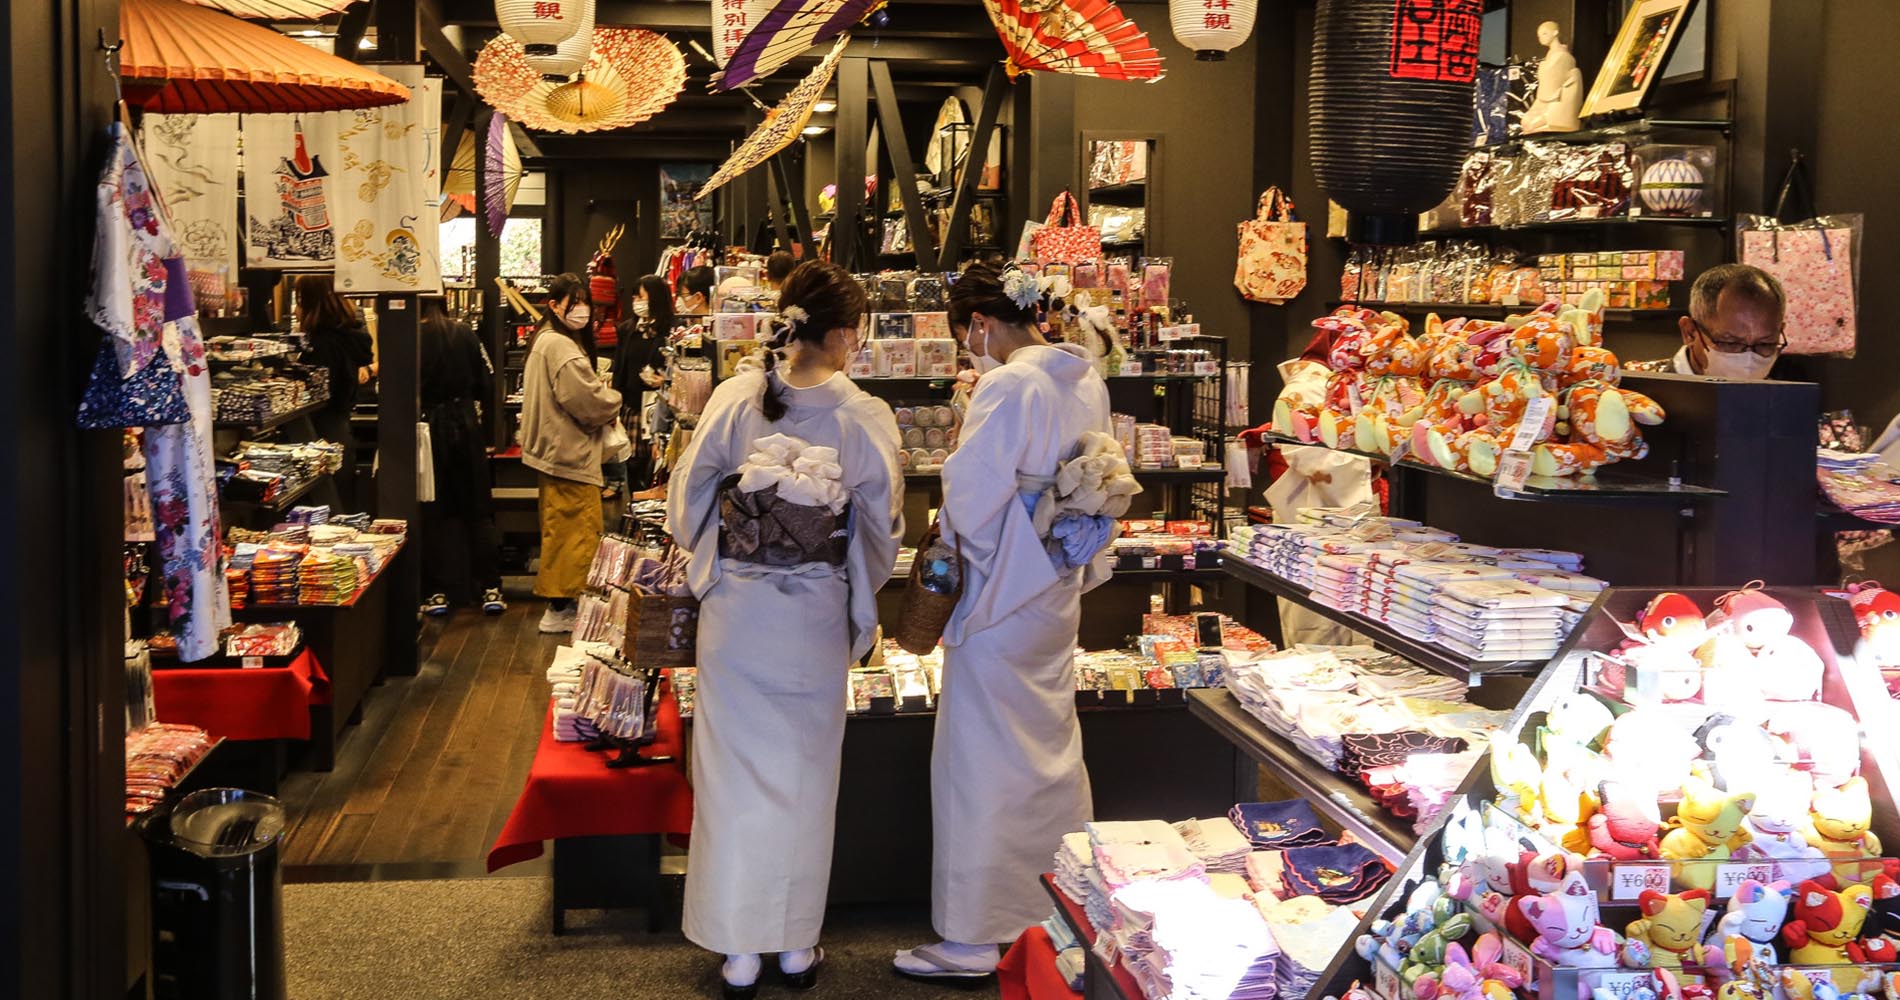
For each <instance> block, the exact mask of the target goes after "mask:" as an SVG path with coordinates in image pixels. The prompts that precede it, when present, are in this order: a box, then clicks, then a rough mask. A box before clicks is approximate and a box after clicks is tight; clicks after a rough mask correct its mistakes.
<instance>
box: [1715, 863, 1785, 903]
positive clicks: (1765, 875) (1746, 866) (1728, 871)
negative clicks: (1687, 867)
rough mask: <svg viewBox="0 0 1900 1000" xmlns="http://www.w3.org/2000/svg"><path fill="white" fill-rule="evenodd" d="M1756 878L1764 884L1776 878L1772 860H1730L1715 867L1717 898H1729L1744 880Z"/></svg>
mask: <svg viewBox="0 0 1900 1000" xmlns="http://www.w3.org/2000/svg"><path fill="white" fill-rule="evenodd" d="M1751 878H1752V879H1754V880H1755V881H1757V882H1760V883H1762V884H1763V885H1766V884H1768V883H1769V882H1773V881H1774V880H1775V866H1774V864H1773V863H1772V862H1766V861H1763V862H1740V861H1737V862H1730V863H1728V864H1722V865H1717V866H1716V868H1715V898H1717V899H1727V898H1729V897H1730V896H1733V895H1735V890H1736V889H1739V888H1741V885H1742V883H1743V882H1744V881H1747V880H1748V879H1751Z"/></svg>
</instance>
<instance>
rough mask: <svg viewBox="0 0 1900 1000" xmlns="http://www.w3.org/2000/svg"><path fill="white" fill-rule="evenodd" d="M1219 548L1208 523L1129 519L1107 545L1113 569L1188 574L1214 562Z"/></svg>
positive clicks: (1210, 523)
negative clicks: (1183, 571) (1167, 571)
mask: <svg viewBox="0 0 1900 1000" xmlns="http://www.w3.org/2000/svg"><path fill="white" fill-rule="evenodd" d="M1220 548H1221V544H1220V542H1219V540H1217V539H1216V538H1215V537H1214V525H1213V523H1212V522H1209V521H1199V520H1188V521H1167V520H1157V519H1139V518H1134V519H1129V520H1124V521H1122V522H1121V535H1120V536H1118V537H1117V538H1115V539H1114V541H1112V542H1111V543H1110V552H1111V554H1112V555H1113V556H1114V560H1115V568H1116V569H1118V570H1122V569H1154V570H1191V569H1198V568H1202V567H1204V566H1206V565H1209V564H1211V563H1212V562H1213V561H1214V560H1215V559H1217V558H1218V553H1219V551H1220Z"/></svg>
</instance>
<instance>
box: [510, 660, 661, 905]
mask: <svg viewBox="0 0 1900 1000" xmlns="http://www.w3.org/2000/svg"><path fill="white" fill-rule="evenodd" d="M656 721H657V725H658V727H659V734H660V739H659V742H658V743H656V744H654V745H653V746H652V747H650V748H648V749H647V753H648V754H649V755H652V756H662V755H666V756H672V757H673V758H675V761H674V763H671V764H657V765H654V766H651V767H629V768H619V769H610V768H608V767H607V761H608V760H609V759H611V755H610V754H607V753H597V752H590V751H588V750H585V749H583V747H585V746H586V744H582V743H560V742H556V741H555V739H554V711H553V707H552V705H550V706H549V710H548V714H547V719H546V721H545V722H544V723H543V724H542V727H541V744H540V746H538V747H536V748H535V751H534V762H533V763H532V764H530V765H529V767H528V781H527V784H526V785H525V786H523V787H522V789H521V797H520V798H519V799H517V800H516V801H515V808H514V811H513V812H511V813H509V814H508V822H507V824H505V825H504V826H503V827H502V828H501V835H500V836H499V837H497V838H495V846H494V847H492V848H490V849H489V851H488V870H489V871H491V872H493V871H497V870H499V869H502V868H506V867H508V866H509V865H512V864H518V863H520V862H523V861H531V860H533V859H535V858H538V857H540V856H541V843H542V841H548V840H551V841H554V933H556V934H559V933H561V932H562V931H563V930H564V929H565V927H566V920H565V915H566V912H567V911H568V910H572V909H595V908H609V907H620V906H632V907H641V908H644V909H645V910H646V911H647V923H648V926H649V928H650V929H658V926H659V922H660V917H659V906H658V901H659V878H660V837H661V836H662V835H665V834H685V833H690V832H692V828H693V790H692V788H691V787H690V786H689V785H688V784H687V783H686V768H685V767H684V766H683V764H682V763H680V761H682V760H683V759H684V753H685V750H684V743H685V740H684V737H683V734H682V730H681V726H680V717H679V708H678V706H677V704H676V703H675V702H674V701H673V697H672V695H671V693H670V692H668V691H666V690H664V689H662V691H661V694H660V698H659V707H658V709H657V720H656Z"/></svg>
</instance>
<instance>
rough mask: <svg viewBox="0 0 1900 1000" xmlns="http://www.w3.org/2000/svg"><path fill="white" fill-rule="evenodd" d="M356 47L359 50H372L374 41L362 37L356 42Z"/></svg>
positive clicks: (365, 36) (374, 45) (367, 37)
mask: <svg viewBox="0 0 1900 1000" xmlns="http://www.w3.org/2000/svg"><path fill="white" fill-rule="evenodd" d="M356 47H357V48H359V49H373V48H375V47H376V39H374V38H371V37H369V36H368V35H364V36H363V37H361V38H359V39H357V40H356Z"/></svg>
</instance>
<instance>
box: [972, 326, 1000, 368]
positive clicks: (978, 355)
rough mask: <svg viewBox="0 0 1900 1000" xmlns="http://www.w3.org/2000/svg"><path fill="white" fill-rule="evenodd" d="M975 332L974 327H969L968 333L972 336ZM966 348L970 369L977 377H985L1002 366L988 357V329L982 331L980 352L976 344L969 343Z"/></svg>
mask: <svg viewBox="0 0 1900 1000" xmlns="http://www.w3.org/2000/svg"><path fill="white" fill-rule="evenodd" d="M976 330H977V328H976V326H975V325H972V326H971V327H970V333H972V334H974V333H976ZM968 347H969V351H970V367H972V368H975V369H976V373H977V374H978V375H987V374H989V373H990V372H993V371H995V370H996V369H997V368H999V367H1001V366H1002V364H1003V363H1002V362H1001V361H998V360H996V359H995V358H992V357H990V331H989V330H988V328H985V329H984V330H983V349H982V350H981V351H979V350H977V349H976V344H974V343H970V344H969V345H968Z"/></svg>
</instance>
